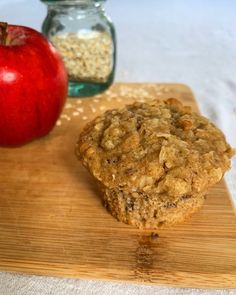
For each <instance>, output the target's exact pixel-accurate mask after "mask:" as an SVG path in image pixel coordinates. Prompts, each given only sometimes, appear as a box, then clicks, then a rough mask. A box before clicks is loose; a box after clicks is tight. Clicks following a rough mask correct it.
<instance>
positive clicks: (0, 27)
mask: <svg viewBox="0 0 236 295" xmlns="http://www.w3.org/2000/svg"><path fill="white" fill-rule="evenodd" d="M6 40H7V23H4V22H0V45H6Z"/></svg>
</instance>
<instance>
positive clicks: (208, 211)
mask: <svg viewBox="0 0 236 295" xmlns="http://www.w3.org/2000/svg"><path fill="white" fill-rule="evenodd" d="M155 97H160V98H167V97H177V98H181V99H182V100H183V101H184V102H185V103H186V104H188V105H191V106H193V107H194V108H195V110H197V106H196V103H195V101H194V99H193V95H192V93H191V91H190V90H189V88H187V87H186V86H184V85H177V84H116V85H113V86H112V88H111V89H110V90H108V91H107V92H105V93H104V94H103V95H98V96H97V97H95V98H91V99H84V100H76V99H74V100H73V99H69V100H68V102H67V104H66V106H65V110H64V113H63V115H62V116H61V119H60V121H58V126H56V127H55V128H54V130H53V131H52V132H51V133H50V134H49V135H48V136H46V137H44V138H42V139H39V140H36V141H34V142H32V143H30V144H28V145H25V146H24V147H20V148H14V149H8V148H1V149H0V167H1V169H0V270H2V271H14V272H23V273H29V274H40V275H51V276H63V277H74V278H91V279H105V280H124V281H130V282H133V283H146V284H165V285H166V284H167V285H173V286H183V287H204V288H233V287H234V288H235V287H236V218H235V215H234V212H233V209H232V207H231V203H230V199H229V195H228V192H227V189H226V187H225V184H224V182H223V181H221V182H220V183H219V184H218V185H216V186H215V187H213V188H212V189H211V190H210V191H209V194H208V198H207V201H206V204H205V205H204V207H203V209H202V210H201V211H200V212H199V213H197V214H195V215H194V216H193V217H192V218H191V219H190V220H189V221H188V222H186V223H185V224H183V225H178V226H176V227H174V228H173V229H169V230H159V231H158V233H157V234H158V235H156V234H153V233H152V232H151V231H140V230H137V229H135V228H133V227H131V226H128V225H125V224H122V223H120V222H118V221H116V220H115V219H114V218H113V217H112V216H110V214H108V213H107V211H106V210H105V209H104V208H103V206H102V204H101V200H100V197H99V192H98V191H97V188H96V186H95V184H94V182H93V181H92V180H91V178H90V176H89V174H88V173H87V171H86V170H85V169H84V168H83V167H82V166H81V164H80V163H79V162H78V161H77V159H76V157H75V155H74V146H75V142H76V140H77V137H78V134H79V132H80V130H81V129H82V127H83V126H84V124H85V123H86V122H87V121H88V120H89V119H91V118H93V117H95V116H96V115H98V114H99V113H100V112H103V111H104V110H105V109H107V108H111V107H117V106H121V105H124V104H126V103H129V102H131V101H133V100H137V99H140V98H141V100H142V99H144V100H146V99H147V100H148V99H151V98H155Z"/></svg>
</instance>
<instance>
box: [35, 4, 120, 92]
mask: <svg viewBox="0 0 236 295" xmlns="http://www.w3.org/2000/svg"><path fill="white" fill-rule="evenodd" d="M41 1H42V2H44V3H46V4H47V7H48V13H47V16H46V19H45V20H44V22H43V25H42V31H43V33H44V35H46V37H47V38H48V39H49V40H50V41H51V42H52V43H53V44H54V46H55V47H56V48H57V50H58V51H59V53H60V54H61V57H62V59H63V61H64V64H65V67H66V69H67V73H68V77H69V90H68V93H69V95H70V96H92V95H95V94H97V93H99V92H101V91H104V90H106V89H107V88H108V87H109V86H110V85H111V84H112V82H113V80H114V73H115V65H116V40H115V29H114V26H113V24H112V22H111V20H110V19H109V18H108V17H107V16H106V14H105V12H104V8H103V4H104V2H105V0H41Z"/></svg>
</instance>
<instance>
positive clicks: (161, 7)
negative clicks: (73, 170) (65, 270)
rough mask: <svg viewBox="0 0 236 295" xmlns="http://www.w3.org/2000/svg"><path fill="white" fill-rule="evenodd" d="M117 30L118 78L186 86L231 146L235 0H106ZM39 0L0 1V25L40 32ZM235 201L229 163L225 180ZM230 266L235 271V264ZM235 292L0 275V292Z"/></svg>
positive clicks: (235, 133)
mask: <svg viewBox="0 0 236 295" xmlns="http://www.w3.org/2000/svg"><path fill="white" fill-rule="evenodd" d="M106 7H107V12H108V13H109V14H110V16H111V17H112V19H113V21H114V23H115V25H116V30H117V39H118V64H117V72H116V80H117V81H127V82H144V81H146V82H179V83H185V84H188V85H189V86H190V87H191V88H192V89H193V91H194V94H195V96H196V98H197V100H198V103H199V105H200V109H201V111H202V113H203V114H205V115H206V116H208V117H209V118H211V119H212V120H213V121H214V122H215V123H216V124H217V125H218V126H219V127H220V128H221V129H222V130H223V131H224V133H225V134H226V137H227V139H228V141H229V142H230V143H231V144H232V145H233V146H234V147H236V1H234V0H189V1H186V0H166V1H161V0H148V1H141V0H140V1H138V0H119V1H118V0H108V3H107V5H106ZM45 12H46V10H45V7H44V5H43V4H42V3H40V2H39V1H38V0H1V2H0V20H2V21H8V22H9V23H15V24H23V25H27V26H32V27H34V28H36V29H38V30H40V25H41V23H42V20H43V18H44V16H45ZM226 179H227V183H228V185H229V188H230V192H231V195H232V197H233V198H234V202H235V204H236V158H235V159H234V160H233V168H232V170H231V171H230V172H228V173H227V175H226ZM235 267H236V266H235ZM49 294H50V295H54V294H56V295H75V294H85V295H88V294H104V295H108V294H109V295H110V294H120V295H125V294H137V295H138V294H150V295H151V294H165V295H167V294H168V295H171V294H201V295H203V294H227V295H229V294H236V290H231V291H230V290H221V291H220V290H218V291H217V290H214V291H209V290H194V289H175V288H167V287H151V286H140V285H131V284H125V283H123V284H122V283H109V282H102V281H99V282H96V281H91V280H90V281H86V280H72V279H58V278H48V277H36V276H23V275H16V274H7V273H3V272H2V273H0V295H49Z"/></svg>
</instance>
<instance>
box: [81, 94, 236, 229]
mask: <svg viewBox="0 0 236 295" xmlns="http://www.w3.org/2000/svg"><path fill="white" fill-rule="evenodd" d="M76 151H77V154H78V156H79V157H80V158H81V159H82V162H83V164H84V165H85V166H86V167H87V168H88V169H89V171H90V173H91V174H92V175H93V176H94V177H95V179H96V180H97V181H98V182H99V183H100V184H101V186H102V188H103V191H104V199H105V200H106V203H107V204H108V207H109V208H110V211H112V213H114V212H115V213H114V214H113V215H115V214H116V215H117V218H118V219H120V220H122V221H125V222H128V217H126V218H124V217H120V216H119V214H118V213H117V212H120V211H119V210H118V209H117V210H118V211H117V210H115V209H111V208H114V206H113V205H112V203H111V204H110V205H109V202H114V200H115V197H114V196H115V195H117V198H118V196H119V194H120V193H121V192H122V194H123V195H125V196H128V195H129V193H137V194H139V195H140V196H141V195H142V194H144V193H145V194H146V195H147V196H149V198H150V200H152V199H155V202H154V203H155V204H156V205H157V206H159V207H162V206H164V203H165V202H171V203H174V204H180V200H182V198H183V196H186V195H187V196H191V197H193V200H192V199H191V201H192V204H195V205H194V206H192V209H191V210H190V207H191V206H190V207H189V209H188V210H186V212H187V211H189V212H190V211H194V210H193V208H197V207H200V204H202V200H203V195H205V192H206V190H207V189H208V187H209V186H211V185H213V184H215V183H217V182H218V181H219V180H220V179H221V178H222V176H223V175H224V173H225V171H226V170H228V169H229V168H230V158H231V157H232V155H233V154H234V151H233V150H232V149H231V147H230V146H229V144H227V142H226V140H225V137H224V135H223V133H222V132H221V131H220V130H219V129H218V128H217V127H215V126H214V125H213V124H212V123H211V122H210V121H209V120H208V119H206V118H205V117H203V116H200V115H198V114H196V113H193V112H192V111H191V108H190V107H188V106H183V105H182V104H181V102H180V101H178V100H176V99H172V98H171V99H168V100H167V101H161V100H154V101H152V102H150V103H137V102H136V103H134V104H132V105H128V106H126V107H125V108H123V109H115V110H110V111H107V112H106V113H105V114H103V115H102V116H100V117H98V118H96V119H95V120H93V121H92V122H90V123H89V124H88V125H87V126H86V127H85V129H84V130H83V132H82V133H81V135H80V138H79V141H78V143H77V148H76ZM114 192H116V193H115V194H114ZM111 195H112V196H113V197H112V198H111ZM108 196H109V198H108ZM198 197H199V198H198ZM124 198H125V197H124ZM111 199H112V201H109V200H111ZM197 199H198V200H199V202H197V201H196V200H197ZM158 200H159V201H158ZM163 200H164V201H163ZM186 200H187V199H186ZM185 203H186V204H187V203H188V204H190V203H191V202H190V200H188V202H187V201H186V202H185ZM141 204H142V202H141V203H140V202H139V208H137V210H138V212H139V215H140V216H141V217H142V214H144V207H143V208H142V205H141ZM181 204H182V203H181ZM183 204H184V203H183ZM197 204H199V206H198V205H197ZM181 206H182V205H181ZM154 207H155V206H154ZM182 207H184V206H182ZM187 207H188V206H187V205H186V208H187ZM163 208H164V207H163ZM135 210H136V209H135ZM142 210H143V213H142ZM145 210H146V209H145ZM181 210H183V208H182V209H181ZM116 211H117V212H116ZM172 211H173V214H172V215H173V216H174V215H176V216H177V215H179V217H176V218H170V217H168V218H167V219H169V223H170V224H172V223H175V222H177V219H178V218H179V219H183V216H182V217H181V216H180V215H181V214H179V213H178V214H177V211H178V210H172ZM183 211H184V210H183ZM158 212H159V213H158V214H159V215H158V214H157V216H156V217H155V218H154V220H152V221H150V220H149V221H148V220H147V219H145V220H143V221H141V220H142V218H139V220H138V219H137V215H135V214H133V215H132V216H136V217H133V218H134V219H135V218H136V220H134V219H133V222H132V220H131V219H132V218H131V219H130V218H129V223H134V224H135V225H136V226H138V227H146V226H147V224H151V226H152V227H156V226H158V223H159V222H161V219H163V217H161V215H160V212H161V211H158ZM163 212H164V211H163ZM167 212H168V213H167ZM167 212H166V213H165V214H166V216H170V215H169V212H170V210H169V211H168V210H167ZM120 214H121V213H120ZM122 214H123V216H124V214H125V213H124V212H122ZM127 214H128V213H127ZM183 215H187V213H186V214H183ZM127 216H128V215H127ZM129 216H130V215H129ZM119 217H120V218H119ZM155 220H156V222H155ZM171 220H172V221H173V220H175V222H172V221H171ZM165 223H166V224H168V220H165Z"/></svg>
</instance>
